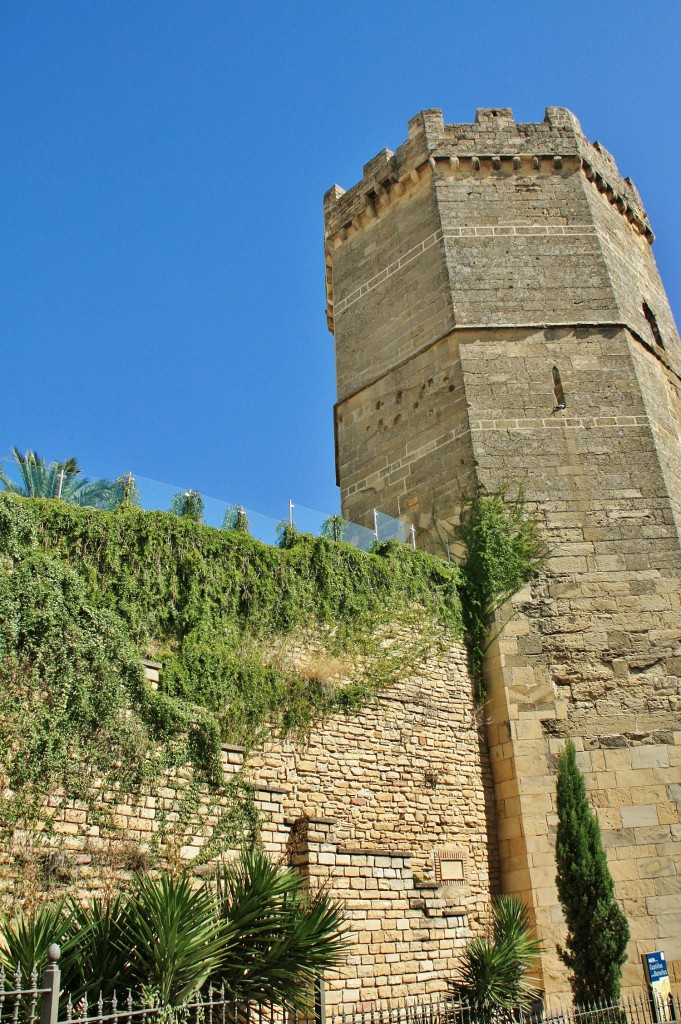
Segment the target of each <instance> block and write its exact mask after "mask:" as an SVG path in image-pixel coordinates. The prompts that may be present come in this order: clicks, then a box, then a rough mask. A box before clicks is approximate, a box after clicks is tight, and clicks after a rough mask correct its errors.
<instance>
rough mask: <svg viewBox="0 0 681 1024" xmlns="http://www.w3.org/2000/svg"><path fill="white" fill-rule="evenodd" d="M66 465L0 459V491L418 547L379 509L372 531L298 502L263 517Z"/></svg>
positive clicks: (185, 491)
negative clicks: (277, 514)
mask: <svg viewBox="0 0 681 1024" xmlns="http://www.w3.org/2000/svg"><path fill="white" fill-rule="evenodd" d="M72 468H73V467H72V466H69V464H68V463H65V464H64V465H63V466H60V465H59V464H58V463H50V464H47V465H46V464H45V462H44V461H43V460H39V461H37V460H35V459H33V460H31V459H28V460H27V461H24V462H22V463H19V462H17V460H16V459H13V458H0V491H2V490H11V491H14V492H15V493H17V494H21V495H23V496H24V497H39V498H57V499H59V500H61V501H65V502H67V503H68V504H73V505H81V506H84V507H88V508H100V509H106V510H109V511H113V510H115V509H118V508H121V507H124V506H125V505H131V506H134V507H137V508H141V509H144V510H145V511H147V512H152V511H160V512H172V513H173V514H175V515H178V516H182V517H184V516H186V517H188V518H190V519H194V520H196V521H197V522H201V523H205V524H206V525H207V526H213V527H217V528H218V529H225V530H240V529H241V530H247V531H248V532H249V533H250V534H251V536H253V537H255V538H256V539H257V540H260V541H262V542H263V543H265V544H270V545H276V544H278V543H279V542H280V540H281V537H282V533H283V531H284V528H285V527H286V525H287V524H288V525H292V526H293V527H294V528H295V529H296V530H298V531H299V532H300V533H310V534H312V535H313V536H315V537H326V538H327V539H328V540H334V541H342V542H344V543H346V544H351V545H353V547H356V548H359V549H360V550H362V551H370V550H371V549H372V547H373V545H374V544H375V543H376V542H377V541H387V540H398V541H401V542H402V543H405V544H411V545H412V546H414V547H415V542H414V528H413V526H411V524H409V523H404V522H402V520H400V519H393V518H392V517H391V516H387V515H385V514H384V513H383V512H380V511H379V510H378V509H374V510H373V512H372V519H373V523H372V525H373V529H372V528H371V527H368V526H361V525H360V524H359V523H352V522H350V521H349V520H347V519H344V518H343V517H342V516H341V515H340V513H335V514H334V513H328V512H320V511H318V510H317V509H312V508H307V507H306V506H305V505H299V504H297V503H296V502H294V501H289V503H288V507H286V508H283V509H282V516H281V519H279V520H277V519H273V518H271V517H270V516H264V515H262V514H261V513H260V512H255V511H253V510H252V509H247V508H244V507H243V506H242V505H240V504H239V503H238V502H229V501H224V500H221V499H219V498H212V497H210V496H209V495H206V494H203V493H201V492H199V491H196V490H193V489H191V488H181V487H177V486H174V485H172V484H165V483H160V482H159V481H157V480H150V479H148V478H147V477H143V476H137V475H135V474H133V473H124V474H122V475H121V476H119V477H117V478H116V479H114V480H111V479H109V478H106V477H97V476H95V475H92V474H87V473H84V472H78V473H73V472H69V471H68V470H69V469H72Z"/></svg>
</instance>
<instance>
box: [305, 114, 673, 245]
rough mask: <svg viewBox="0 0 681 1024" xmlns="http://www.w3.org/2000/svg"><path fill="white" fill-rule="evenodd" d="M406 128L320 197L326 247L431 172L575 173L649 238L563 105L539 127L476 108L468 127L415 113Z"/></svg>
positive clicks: (606, 156)
mask: <svg viewBox="0 0 681 1024" xmlns="http://www.w3.org/2000/svg"><path fill="white" fill-rule="evenodd" d="M408 130H409V135H408V138H407V141H406V142H405V143H403V145H401V146H400V147H399V148H398V150H397V151H396V152H395V153H393V152H392V151H391V150H389V149H382V150H381V151H380V153H378V154H377V155H376V156H375V157H374V158H373V159H372V160H370V161H369V162H368V163H366V164H365V165H364V168H363V175H362V180H361V181H359V182H358V183H357V184H356V185H354V186H353V187H352V188H351V189H349V190H348V191H345V190H343V189H341V188H340V186H338V185H334V186H333V187H332V188H331V189H329V191H328V192H327V193H326V195H325V197H324V214H325V228H326V238H327V240H328V241H329V242H333V240H334V239H335V238H336V237H337V236H338V235H341V237H342V235H343V232H348V231H352V230H356V229H357V228H358V227H359V226H360V224H361V218H362V217H364V218H365V219H366V218H368V219H369V220H372V219H374V217H376V216H377V215H379V214H380V212H381V209H382V208H386V207H387V206H388V205H390V203H391V202H394V201H395V200H396V199H399V198H401V197H402V196H403V195H404V194H405V192H408V191H409V190H410V189H411V188H413V186H414V185H415V184H418V182H419V181H420V180H421V179H422V178H423V177H424V176H429V175H430V174H432V173H434V172H436V173H438V174H445V175H450V176H451V175H459V176H461V177H468V176H470V175H475V174H485V173H497V174H506V175H511V174H515V175H520V176H530V177H531V176H534V175H537V174H551V173H574V172H575V171H577V170H579V169H581V170H583V171H584V174H585V175H586V177H587V178H588V180H589V181H590V182H592V183H593V184H594V185H595V187H596V188H597V189H598V191H599V192H601V193H602V194H603V195H604V196H605V197H606V199H607V200H608V201H609V202H610V203H612V205H613V206H615V208H616V209H617V210H618V211H619V212H620V213H621V214H622V215H623V216H624V217H626V219H627V220H628V221H629V222H630V224H631V225H632V226H633V228H634V229H635V230H636V231H637V232H638V233H639V234H641V235H643V236H644V237H645V238H646V239H647V240H648V241H649V242H652V241H653V240H654V236H653V233H652V230H651V227H650V223H649V221H648V217H647V214H646V212H645V209H644V207H643V204H642V202H641V198H640V196H639V194H638V190H637V189H636V186H635V185H634V183H633V182H632V181H631V179H630V178H623V177H622V176H621V175H620V174H619V171H618V170H617V166H616V164H615V161H614V159H613V158H612V156H611V155H610V153H608V151H607V150H606V149H605V148H604V147H603V146H602V145H601V144H600V143H599V142H595V143H593V144H592V143H590V142H589V141H588V140H587V139H586V137H585V135H584V133H583V132H582V129H581V126H580V123H579V121H578V120H577V118H576V117H575V115H574V114H573V113H572V112H571V111H569V110H567V109H566V108H565V107H547V108H546V114H545V117H544V121H543V122H539V123H528V124H524V123H516V122H515V120H514V119H513V113H512V111H511V109H510V108H509V107H502V108H480V109H478V110H477V111H476V116H475V122H474V123H472V124H445V123H444V120H443V117H442V111H441V110H437V109H434V110H422V111H420V112H419V113H418V114H416V115H415V116H414V117H412V118H411V119H410V121H409V123H408Z"/></svg>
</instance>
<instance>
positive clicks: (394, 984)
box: [0, 644, 498, 1012]
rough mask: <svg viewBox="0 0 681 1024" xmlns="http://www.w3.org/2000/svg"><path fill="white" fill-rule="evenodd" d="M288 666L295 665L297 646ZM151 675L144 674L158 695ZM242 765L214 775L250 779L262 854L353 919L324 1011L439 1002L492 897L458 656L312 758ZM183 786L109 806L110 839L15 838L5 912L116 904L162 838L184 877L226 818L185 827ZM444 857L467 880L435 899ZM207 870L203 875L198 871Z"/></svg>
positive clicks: (106, 800)
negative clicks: (48, 898) (110, 896)
mask: <svg viewBox="0 0 681 1024" xmlns="http://www.w3.org/2000/svg"><path fill="white" fill-rule="evenodd" d="M291 657H292V658H293V659H296V658H297V659H300V658H304V657H305V648H304V646H298V647H297V648H296V649H295V650H292V652H291ZM159 667H160V666H158V665H154V666H153V667H152V668H151V669H150V668H149V666H147V674H148V676H149V678H150V679H151V681H152V683H154V682H155V681H157V680H158V669H159ZM244 754H245V752H244V750H243V748H240V747H229V746H227V747H225V748H224V749H223V754H222V758H223V767H224V769H225V774H226V776H227V778H228V779H229V778H232V777H234V776H235V775H237V774H238V773H241V772H244V773H245V775H246V777H247V779H248V780H249V781H251V782H252V783H253V784H254V786H255V802H256V806H257V809H258V812H259V815H260V819H261V832H260V838H261V840H262V843H263V846H264V848H265V850H267V851H268V852H269V853H270V854H271V855H272V856H273V858H274V859H275V860H278V861H281V862H283V863H293V864H295V865H296V866H297V867H298V869H299V870H301V871H302V872H303V873H304V874H305V875H306V877H308V878H309V881H310V884H311V885H313V886H317V885H328V886H329V892H330V894H331V895H332V896H334V897H335V898H336V899H340V900H342V901H343V902H344V903H345V906H346V908H347V914H348V921H349V926H350V940H351V953H350V959H349V960H348V963H347V966H346V967H344V968H343V970H342V971H341V973H340V975H338V976H334V977H333V978H330V979H329V982H328V987H329V996H328V1001H329V1006H340V1005H341V1004H342V1007H343V1010H344V1011H345V1012H349V1011H351V1010H352V1009H353V1008H354V1007H356V1006H359V1007H363V1008H369V1007H370V1006H371V1005H373V1004H374V1003H375V1002H376V1001H382V1000H385V999H386V998H388V997H396V996H404V995H406V994H407V993H409V994H423V993H429V992H443V991H444V990H445V989H446V985H447V981H448V979H449V978H451V977H452V973H453V971H454V969H455V965H456V962H457V957H458V955H459V954H460V951H461V948H462V946H463V944H464V943H465V941H466V940H467V939H469V938H470V937H471V936H472V935H473V934H475V933H477V932H479V931H480V929H481V927H482V925H483V924H484V922H485V920H486V919H487V914H488V911H489V898H490V891H494V890H496V889H498V858H497V852H496V839H495V832H494V825H493V822H492V817H493V806H492V805H493V800H494V796H493V783H492V777H491V770H490V766H489V762H488V759H487V755H486V748H485V745H484V741H483V737H482V736H481V722H480V720H479V714H478V713H477V710H476V707H475V703H474V700H473V696H472V685H471V681H470V678H469V675H468V669H467V663H466V656H465V651H464V649H463V648H462V646H461V645H459V644H455V645H452V646H449V647H446V648H443V650H441V651H438V652H436V653H433V654H432V655H431V656H430V657H429V658H428V659H427V661H426V662H425V664H424V665H422V666H421V669H420V670H419V672H418V674H416V675H413V676H411V677H409V678H407V679H405V680H403V681H402V682H400V683H398V684H396V685H395V686H394V687H393V688H391V689H390V690H389V691H387V692H385V693H384V694H381V695H380V696H379V697H378V698H376V700H375V701H373V702H372V703H371V704H370V705H369V706H367V707H366V708H365V709H364V710H363V711H361V712H360V713H358V714H356V715H353V716H351V717H345V716H341V715H338V716H335V717H334V718H332V719H331V720H329V721H328V722H327V723H325V724H324V725H323V726H320V727H318V728H316V729H314V730H313V731H312V734H311V735H310V737H309V741H308V742H306V743H297V744H293V743H288V742H286V743H282V742H281V741H272V742H270V743H268V744H267V747H266V749H265V750H261V751H254V752H253V753H252V754H251V756H250V758H249V759H248V760H247V762H246V764H245V765H244ZM189 781H190V773H189V772H188V771H182V770H181V771H179V772H177V773H175V774H174V775H172V776H169V777H168V778H167V779H166V780H165V782H164V785H163V786H161V787H160V788H159V789H158V791H157V792H156V793H155V794H154V796H141V797H140V796H138V797H134V796H132V795H131V796H130V797H128V798H127V802H122V801H121V800H120V798H119V799H118V801H117V802H116V798H115V795H114V794H107V793H103V794H102V803H103V805H104V806H105V807H108V809H109V810H110V811H111V812H112V814H113V818H114V821H115V824H116V826H117V830H116V831H115V832H113V833H112V832H111V830H110V829H105V828H104V827H103V826H101V825H99V824H96V823H95V821H94V820H93V819H92V818H91V817H89V816H88V812H87V808H86V806H85V805H84V804H77V803H75V802H73V801H72V802H70V803H69V804H68V805H67V806H66V807H64V808H62V809H61V810H60V811H58V812H57V813H56V814H55V815H54V821H53V835H51V836H49V837H41V836H40V834H38V835H37V836H35V835H33V836H30V835H27V834H17V835H16V836H15V841H14V843H13V844H12V845H11V846H10V847H7V848H4V849H2V850H0V899H2V900H3V901H4V902H5V903H8V902H9V901H10V900H11V898H12V897H15V898H17V897H18V898H19V899H20V900H21V901H22V902H23V903H24V904H26V903H28V904H34V903H35V902H36V901H39V900H40V899H42V898H44V897H45V895H46V894H47V893H48V892H49V893H50V894H51V895H53V896H54V895H55V894H56V893H58V892H62V891H63V892H68V893H70V894H71V893H72V894H74V895H76V896H77V897H78V898H83V899H84V898H87V897H88V896H89V895H91V894H95V893H98V894H102V893H108V892H113V891H114V890H115V889H116V888H119V887H121V886H124V885H125V884H127V883H128V882H129V880H130V878H131V877H132V874H133V872H134V871H135V870H138V869H140V868H145V867H147V866H148V864H149V862H150V854H149V851H150V850H151V849H153V846H154V842H155V841H157V840H158V837H159V829H160V828H161V826H162V823H163V822H165V825H166V827H169V828H170V830H171V832H172V831H173V830H174V834H173V838H172V840H171V841H170V842H169V843H166V845H165V846H164V847H163V852H164V863H165V865H166V866H170V867H171V868H172V869H178V868H181V867H187V866H191V862H192V861H193V860H194V859H195V858H197V857H199V858H201V857H202V854H203V852H204V847H205V844H206V843H207V842H210V839H211V837H212V835H213V830H214V829H215V828H216V826H218V825H219V821H220V815H221V809H222V806H223V805H222V804H220V803H218V805H213V804H212V802H211V800H210V798H209V796H208V794H206V793H203V794H200V795H199V796H200V811H199V816H200V821H201V824H200V826H199V827H198V828H197V827H196V826H195V825H194V826H192V825H191V824H190V823H186V824H184V825H182V824H181V821H182V815H183V810H182V802H183V799H184V798H186V796H187V794H188V783H189ZM49 804H50V806H51V807H52V808H54V807H56V805H57V800H56V798H54V799H50V800H49ZM442 852H449V854H450V855H452V856H453V857H455V858H457V859H459V860H460V863H461V864H462V865H463V871H462V874H463V877H462V878H461V879H457V880H456V881H454V882H452V881H450V882H446V880H445V882H444V883H443V884H442V885H439V884H438V883H437V882H436V879H435V870H434V856H433V855H434V854H435V853H438V854H440V853H442ZM232 853H233V851H225V852H224V853H222V854H220V857H225V856H226V857H229V856H231V855H232ZM46 867H47V868H48V873H49V877H48V875H47V874H46V871H45V868H46ZM214 867H215V859H211V860H207V861H206V863H202V864H201V865H200V867H198V869H196V870H198V873H199V874H210V873H212V871H213V870H214Z"/></svg>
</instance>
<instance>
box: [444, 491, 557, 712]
mask: <svg viewBox="0 0 681 1024" xmlns="http://www.w3.org/2000/svg"><path fill="white" fill-rule="evenodd" d="M458 539H459V540H460V542H461V543H462V544H463V547H464V550H465V560H464V563H463V566H462V582H461V597H462V615H463V621H464V625H465V629H466V642H467V645H468V649H469V653H470V659H471V666H472V669H473V673H474V677H475V680H476V683H477V687H478V695H479V697H480V698H481V699H482V698H483V697H484V693H485V690H484V682H483V677H482V663H483V658H484V655H485V650H486V649H487V647H488V645H489V632H490V625H491V621H492V617H493V615H494V612H495V611H496V610H497V609H498V608H500V607H501V606H502V604H504V602H505V601H507V600H508V599H509V598H510V597H512V595H513V594H515V593H516V592H517V591H518V590H520V589H521V587H523V586H524V585H525V583H527V582H528V580H530V579H531V578H532V576H534V575H535V574H536V572H537V571H538V570H539V568H540V567H541V565H542V564H543V562H544V559H545V558H546V554H547V550H546V545H545V544H544V541H543V540H542V537H541V535H540V532H539V525H538V522H537V520H536V518H534V517H533V516H532V515H530V514H529V513H528V511H527V509H526V507H525V502H524V499H523V495H522V493H521V494H519V495H518V497H517V498H516V499H515V500H514V501H510V500H508V499H507V497H506V494H505V492H504V491H503V490H501V491H497V492H496V493H493V494H489V493H487V492H486V491H484V490H480V491H478V493H477V494H475V495H474V497H472V498H470V499H468V500H466V501H465V502H464V503H463V505H462V508H461V516H460V521H459V529H458Z"/></svg>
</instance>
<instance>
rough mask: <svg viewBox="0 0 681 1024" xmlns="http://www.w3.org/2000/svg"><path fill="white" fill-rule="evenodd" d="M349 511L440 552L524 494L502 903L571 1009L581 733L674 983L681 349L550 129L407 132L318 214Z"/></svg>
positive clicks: (595, 789) (633, 891) (612, 185)
mask: <svg viewBox="0 0 681 1024" xmlns="http://www.w3.org/2000/svg"><path fill="white" fill-rule="evenodd" d="M324 211H325V229H326V230H325V237H326V263H327V293H328V315H329V325H330V328H331V330H332V331H333V333H334V335H335V343H336V360H337V380H338V401H337V405H336V410H335V417H336V460H337V471H338V482H339V484H340V487H341V492H342V507H343V513H344V515H345V516H347V517H348V518H349V519H351V520H354V521H355V522H366V524H367V525H370V518H369V517H370V513H371V509H372V508H373V507H374V506H378V507H380V508H381V510H382V511H384V512H386V513H389V514H390V515H393V516H400V517H403V518H406V519H408V520H409V521H411V522H414V523H415V524H416V525H417V527H418V531H419V538H420V540H419V543H420V544H422V545H423V546H431V547H436V546H437V543H438V538H441V537H444V536H446V535H447V533H448V531H449V530H450V527H451V524H452V521H453V520H455V519H456V514H457V507H458V503H459V501H460V498H461V496H462V494H464V493H471V491H472V490H473V489H474V488H475V486H476V485H478V484H481V485H483V486H485V487H486V488H488V489H489V490H496V489H497V488H499V487H501V486H505V487H506V488H507V489H508V490H509V492H510V493H514V491H517V490H518V489H519V488H522V489H523V491H524V494H525V498H526V500H527V502H528V503H529V505H530V506H531V507H532V508H533V509H534V510H535V511H536V513H537V515H538V516H539V518H540V521H541V522H542V524H543V527H544V530H545V534H546V539H547V541H548V544H549V546H550V551H551V556H550V558H549V561H548V563H547V566H546V569H545V571H544V572H543V573H542V575H541V577H540V578H539V579H538V580H537V581H536V582H535V583H533V584H532V586H531V587H528V588H527V589H526V591H524V592H523V593H521V594H520V595H517V597H516V598H515V599H514V602H513V606H514V607H513V608H510V607H509V608H507V609H505V610H504V618H505V619H508V620H509V621H508V624H507V625H506V627H505V629H504V631H503V632H502V633H501V634H500V635H499V636H498V638H497V639H496V641H495V642H494V643H493V645H492V647H491V648H490V650H489V651H488V654H487V658H486V677H487V686H488V694H489V703H488V705H487V718H488V739H489V747H490V754H491V758H492V762H493V765H494V778H495V796H496V811H497V821H496V836H495V837H490V841H496V842H498V844H499V854H500V861H501V865H502V886H503V888H504V890H505V891H507V892H513V893H518V894H520V895H522V896H523V897H524V898H525V899H526V900H527V901H528V902H529V903H530V905H531V907H532V909H533V912H534V914H535V917H536V921H537V924H538V927H539V930H540V932H541V934H542V937H543V938H544V940H545V944H546V949H547V951H548V952H547V954H546V956H545V958H544V985H545V988H546V990H547V992H548V993H556V994H558V993H565V992H566V991H567V979H566V974H565V971H564V968H563V967H562V965H561V964H560V962H559V961H558V959H557V957H556V956H555V955H554V954H553V952H552V951H553V949H554V947H555V943H556V941H560V939H561V938H562V935H563V923H562V916H561V913H560V908H559V906H558V903H557V896H556V890H555V884H554V876H555V864H554V856H553V843H554V836H555V798H554V792H555V768H556V758H557V753H558V751H559V750H560V749H561V747H562V744H563V741H564V736H565V735H566V734H570V735H572V736H573V737H574V739H575V743H576V746H577V749H578V751H579V758H580V761H581V766H582V769H583V771H584V773H585V777H586V781H587V785H588V787H589V789H590V792H591V797H592V802H593V804H594V806H595V807H596V808H597V810H598V814H599V818H600V821H601V827H602V830H603V836H604V841H605V843H606V845H607V847H608V859H609V863H610V868H611V871H612V874H613V877H614V878H615V882H616V890H617V896H618V898H619V899H620V901H621V904H622V906H623V909H624V910H625V913H626V914H627V917H628V919H629V923H630V927H631V932H632V944H631V948H630V958H629V963H628V965H627V966H626V968H625V975H624V980H625V984H630V985H639V984H640V981H641V971H640V954H641V953H642V952H644V951H648V950H652V949H663V950H664V951H665V952H666V955H667V959H668V961H669V962H670V964H671V966H672V971H671V972H670V973H672V974H675V975H676V979H677V981H678V980H681V841H680V840H681V818H680V811H681V678H680V677H681V603H680V596H681V379H680V376H679V375H680V373H681V347H680V343H679V336H678V333H677V331H676V328H675V325H674V321H673V317H672V314H671V311H670V309H669V305H668V302H667V299H666V296H665V293H664V289H663V287H662V284H661V281H660V278H659V275H658V272H657V269H656V266H655V261H654V258H653V255H652V251H651V243H652V241H653V235H652V231H651V229H650V225H649V223H648V219H647V216H646V213H645V210H644V208H643V206H642V203H641V200H640V197H639V195H638V192H637V190H636V187H635V186H634V184H633V182H632V181H631V180H630V179H629V178H622V177H621V176H620V174H619V172H618V170H617V167H616V165H615V162H614V160H613V158H612V157H611V156H610V154H609V153H608V152H607V150H606V149H605V148H604V147H603V146H601V145H600V144H599V143H594V144H593V145H592V144H591V143H589V142H588V141H587V140H586V138H585V137H584V135H583V134H582V131H581V129H580V126H579V123H578V121H577V119H576V118H575V117H574V115H573V114H571V113H570V112H569V111H568V110H565V109H563V108H560V107H549V108H548V109H547V111H546V116H545V119H544V121H543V122H542V123H540V124H516V123H515V121H514V119H513V116H512V114H511V111H510V110H508V109H493V110H478V112H477V116H476V120H475V123H474V124H455V125H446V124H444V122H443V119H442V114H441V112H440V111H439V110H426V111H422V112H421V113H420V114H418V115H416V117H414V118H413V119H412V120H411V121H410V123H409V137H408V139H407V141H406V142H405V143H404V144H403V145H402V146H400V148H399V149H398V150H397V152H396V153H394V154H393V153H392V152H390V151H389V150H383V151H382V152H381V153H379V154H378V156H376V157H374V159H373V160H371V161H370V162H369V163H368V164H366V166H365V167H364V176H363V178H362V180H361V181H360V182H359V183H358V184H357V185H355V186H354V187H353V188H351V189H350V190H349V191H347V192H344V191H343V190H342V189H340V188H339V187H338V186H335V187H334V188H332V189H331V190H330V191H329V192H328V193H327V195H326V197H325V203H324Z"/></svg>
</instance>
